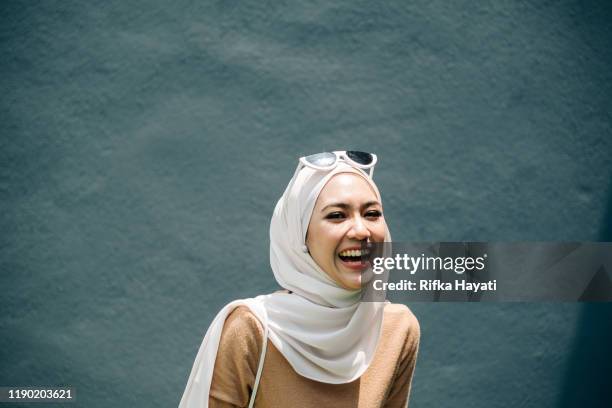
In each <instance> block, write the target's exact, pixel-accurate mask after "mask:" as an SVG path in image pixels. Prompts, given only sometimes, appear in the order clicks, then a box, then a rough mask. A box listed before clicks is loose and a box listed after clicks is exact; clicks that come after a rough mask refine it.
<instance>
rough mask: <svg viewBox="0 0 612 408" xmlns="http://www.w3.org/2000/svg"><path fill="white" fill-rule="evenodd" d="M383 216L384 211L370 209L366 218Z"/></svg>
mask: <svg viewBox="0 0 612 408" xmlns="http://www.w3.org/2000/svg"><path fill="white" fill-rule="evenodd" d="M381 216H382V213H381V212H380V211H378V210H370V211H368V212H366V213H365V217H366V218H380V217H381Z"/></svg>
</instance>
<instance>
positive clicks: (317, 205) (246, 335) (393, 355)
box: [180, 151, 420, 408]
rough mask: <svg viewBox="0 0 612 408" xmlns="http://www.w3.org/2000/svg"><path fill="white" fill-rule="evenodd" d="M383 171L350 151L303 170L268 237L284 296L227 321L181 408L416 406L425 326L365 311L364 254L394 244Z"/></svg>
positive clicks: (399, 309)
mask: <svg viewBox="0 0 612 408" xmlns="http://www.w3.org/2000/svg"><path fill="white" fill-rule="evenodd" d="M375 164H376V156H375V155H373V154H369V153H363V152H352V151H348V152H333V153H320V154H317V155H312V156H308V157H302V158H300V160H299V164H298V167H297V169H296V171H295V173H294V175H293V177H292V179H291V181H290V182H289V185H288V186H287V188H286V190H285V192H284V194H283V196H282V197H281V198H280V199H279V201H278V203H277V205H276V208H275V210H274V214H273V216H272V221H271V225H270V264H271V266H272V270H273V272H274V276H275V278H276V280H277V282H278V283H279V284H280V285H281V286H282V287H283V288H285V289H286V290H284V291H279V292H276V293H272V294H269V295H261V296H258V297H256V298H253V299H244V300H236V301H234V302H231V303H229V304H228V305H226V306H225V307H224V308H223V309H222V310H221V311H220V312H219V314H218V315H217V317H216V318H215V319H214V321H213V323H212V324H211V326H210V328H209V329H208V332H207V333H206V336H205V337H204V340H203V342H202V345H201V347H200V350H199V351H198V355H197V357H196V360H195V363H194V366H193V369H192V371H191V375H190V376H189V380H188V382H187V387H186V389H185V392H184V394H183V398H182V399H181V403H180V407H181V408H186V407H190V408H191V407H206V406H208V407H247V406H249V407H251V406H256V407H317V408H325V407H364V408H365V407H367V408H372V407H405V406H406V405H407V401H408V394H409V391H410V384H411V381H412V374H413V371H414V367H415V363H416V356H417V350H418V344H419V335H420V331H419V325H418V322H417V320H416V318H415V317H414V315H413V314H412V313H411V312H410V311H409V309H408V308H407V307H406V306H403V305H393V304H390V303H388V302H387V303H382V302H360V292H361V290H360V289H361V272H363V269H364V267H363V266H362V263H361V262H360V259H359V255H360V253H359V251H360V250H361V244H362V243H363V242H368V241H369V242H382V241H391V236H390V234H389V231H388V228H387V225H386V223H385V220H384V217H383V214H382V203H381V198H380V193H379V191H378V188H377V187H376V185H375V184H374V182H373V181H372V174H373V171H374V165H375ZM213 367H214V369H213Z"/></svg>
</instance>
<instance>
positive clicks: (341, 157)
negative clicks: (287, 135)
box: [300, 150, 378, 178]
mask: <svg viewBox="0 0 612 408" xmlns="http://www.w3.org/2000/svg"><path fill="white" fill-rule="evenodd" d="M347 152H357V151H356V150H336V151H333V152H321V153H332V154H333V155H335V156H336V160H334V162H333V163H332V164H330V165H329V166H318V165H316V164H313V163H310V162H309V161H308V160H306V158H307V157H310V156H315V155H317V154H321V153H315V154H310V155H308V156H302V157H300V163H301V164H303V165H304V166H308V167H311V168H313V169H317V170H323V171H326V170H331V169H333V168H335V167H336V166H337V165H338V162H340V161H344V162H346V163H349V164H350V165H351V166H353V167H357V168H359V169H362V170H369V171H368V176H369V177H370V178H372V177H373V176H374V166H375V165H376V162H377V161H378V157H376V155H375V154H374V153H369V152H359V153H367V154H369V155H371V156H372V163H369V164H361V163H357V162H356V161H355V160H353V159H351V158H350V157H349V156H348V154H347Z"/></svg>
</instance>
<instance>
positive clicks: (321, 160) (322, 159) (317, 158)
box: [304, 152, 336, 167]
mask: <svg viewBox="0 0 612 408" xmlns="http://www.w3.org/2000/svg"><path fill="white" fill-rule="evenodd" d="M304 159H305V160H306V161H307V162H308V163H310V164H314V165H315V166H319V167H328V166H331V165H332V164H334V163H335V162H336V155H335V154H333V153H327V152H326V153H317V154H311V155H310V156H306V157H305V158H304Z"/></svg>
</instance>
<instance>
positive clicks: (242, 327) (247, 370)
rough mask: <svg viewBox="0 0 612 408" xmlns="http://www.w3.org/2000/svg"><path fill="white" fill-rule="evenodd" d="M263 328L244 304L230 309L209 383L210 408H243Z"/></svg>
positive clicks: (250, 388) (257, 357) (254, 370)
mask: <svg viewBox="0 0 612 408" xmlns="http://www.w3.org/2000/svg"><path fill="white" fill-rule="evenodd" d="M262 340H263V328H262V325H261V323H260V322H259V320H258V319H257V318H256V317H255V316H254V315H253V313H251V311H250V310H249V308H248V307H245V306H239V307H237V308H236V309H235V310H233V311H232V312H231V313H230V314H229V316H228V317H227V319H226V320H225V323H224V325H223V331H222V333H221V340H220V342H219V350H218V351H217V358H216V360H215V368H214V371H213V378H212V383H211V386H210V393H209V394H210V398H209V401H208V404H209V405H208V406H209V407H210V408H234V407H247V406H248V404H249V399H250V397H251V391H252V389H253V384H254V382H255V375H256V373H257V367H258V365H259V356H260V354H261V348H262Z"/></svg>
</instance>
